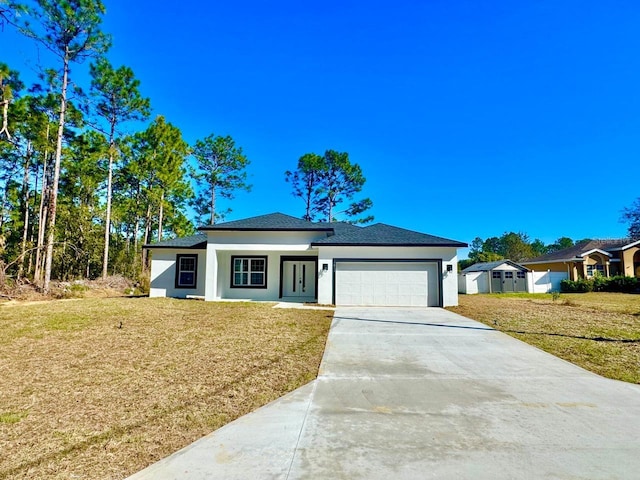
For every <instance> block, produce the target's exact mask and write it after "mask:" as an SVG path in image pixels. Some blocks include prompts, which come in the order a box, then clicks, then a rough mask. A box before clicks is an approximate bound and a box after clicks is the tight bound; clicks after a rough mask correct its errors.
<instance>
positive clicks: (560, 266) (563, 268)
mask: <svg viewBox="0 0 640 480" xmlns="http://www.w3.org/2000/svg"><path fill="white" fill-rule="evenodd" d="M521 263H522V265H524V266H526V267H527V268H529V269H531V270H536V271H551V272H565V273H566V274H567V276H568V278H569V279H570V280H578V279H580V278H590V277H593V276H594V275H596V274H600V275H603V276H605V277H613V276H617V275H622V276H627V277H638V278H640V240H636V241H632V240H629V239H621V240H585V241H584V242H580V243H577V244H576V245H574V246H573V247H569V248H565V249H563V250H558V251H557V252H553V253H549V254H547V255H542V256H540V257H536V258H532V259H531V260H526V261H523V262H521Z"/></svg>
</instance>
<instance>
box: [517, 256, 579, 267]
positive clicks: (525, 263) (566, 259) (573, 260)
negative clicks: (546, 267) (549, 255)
mask: <svg viewBox="0 0 640 480" xmlns="http://www.w3.org/2000/svg"><path fill="white" fill-rule="evenodd" d="M569 262H584V258H578V257H575V258H558V259H555V260H538V261H535V262H531V261H526V260H525V261H522V262H520V264H521V265H539V264H542V263H569Z"/></svg>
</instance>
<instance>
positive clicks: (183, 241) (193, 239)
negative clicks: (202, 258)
mask: <svg viewBox="0 0 640 480" xmlns="http://www.w3.org/2000/svg"><path fill="white" fill-rule="evenodd" d="M143 248H193V249H205V248H207V235H206V234H204V233H198V234H196V235H190V236H188V237H180V238H173V239H171V240H163V241H161V242H156V243H150V244H147V245H143Z"/></svg>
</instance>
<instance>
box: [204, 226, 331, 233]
mask: <svg viewBox="0 0 640 480" xmlns="http://www.w3.org/2000/svg"><path fill="white" fill-rule="evenodd" d="M198 230H201V231H207V232H332V231H333V228H330V227H327V228H324V227H323V228H290V227H258V228H251V227H233V228H224V227H215V226H213V227H210V226H206V227H198Z"/></svg>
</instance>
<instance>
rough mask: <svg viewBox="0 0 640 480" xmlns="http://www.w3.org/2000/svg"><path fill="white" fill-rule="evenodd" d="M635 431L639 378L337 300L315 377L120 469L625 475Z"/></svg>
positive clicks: (405, 475)
mask: <svg viewBox="0 0 640 480" xmlns="http://www.w3.org/2000/svg"><path fill="white" fill-rule="evenodd" d="M638 432H640V386H639V385H631V384H627V383H623V382H617V381H612V380H608V379H604V378H602V377H599V376H597V375H594V374H592V373H590V372H587V371H585V370H583V369H581V368H579V367H576V366H575V365H572V364H570V363H568V362H565V361H563V360H560V359H558V358H556V357H554V356H552V355H549V354H547V353H545V352H542V351H540V350H538V349H536V348H533V347H531V346H529V345H526V344H524V343H522V342H520V341H518V340H516V339H513V338H511V337H509V336H507V335H505V334H502V333H500V332H498V331H495V330H493V329H491V328H488V327H486V326H485V325H482V324H480V323H477V322H474V321H472V320H469V319H466V318H464V317H461V316H459V315H456V314H453V313H451V312H448V311H445V310H441V309H424V308H420V309H399V308H393V309H391V308H338V309H337V310H336V312H335V314H334V322H333V324H332V327H331V332H330V334H329V338H328V343H327V348H326V351H325V355H324V358H323V361H322V365H321V370H320V375H319V377H318V379H317V380H316V381H315V382H314V383H313V384H311V385H308V386H306V387H303V389H300V390H298V391H296V392H294V393H293V394H290V395H289V396H287V397H283V399H281V400H280V401H276V402H274V403H273V404H271V405H269V406H267V407H265V408H263V409H261V410H258V411H257V412H254V413H252V414H250V415H248V416H246V417H243V418H242V419H239V420H238V421H236V422H234V423H232V424H230V425H227V426H226V427H224V428H222V429H220V430H218V431H217V432H214V433H213V434H212V435H210V436H209V437H205V439H203V440H201V441H199V442H196V444H194V445H193V446H191V447H187V448H186V449H185V450H183V451H181V452H178V454H176V455H173V456H172V457H169V458H168V459H165V460H163V461H162V462H160V463H158V464H156V465H154V466H152V467H150V468H149V469H147V470H145V471H143V472H141V473H140V474H138V476H134V477H131V478H135V479H136V480H141V479H149V478H160V479H167V478H196V479H200V478H225V479H228V478H231V479H233V478H278V479H306V478H314V479H325V478H326V479H329V478H330V479H360V478H362V479H384V480H388V479H390V478H393V479H425V478H438V479H449V478H451V479H466V478H468V479H502V478H505V479H507V478H508V479H511V478H525V479H526V478H567V479H586V478H588V479H618V478H619V479H627V478H634V477H636V476H637V474H638V472H640V434H638ZM144 472H150V473H144ZM167 472H169V473H167ZM162 475H164V476H162ZM167 475H168V476H167ZM171 475H172V476H171Z"/></svg>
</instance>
